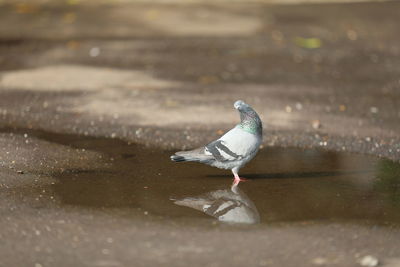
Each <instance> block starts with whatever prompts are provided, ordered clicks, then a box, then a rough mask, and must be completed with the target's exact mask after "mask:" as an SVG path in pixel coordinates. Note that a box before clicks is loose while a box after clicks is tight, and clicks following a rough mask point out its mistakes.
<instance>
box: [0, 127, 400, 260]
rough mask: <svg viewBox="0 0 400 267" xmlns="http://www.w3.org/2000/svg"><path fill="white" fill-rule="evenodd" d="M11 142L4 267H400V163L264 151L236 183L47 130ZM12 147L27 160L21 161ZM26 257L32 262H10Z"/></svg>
mask: <svg viewBox="0 0 400 267" xmlns="http://www.w3.org/2000/svg"><path fill="white" fill-rule="evenodd" d="M1 133H2V134H1V135H2V140H3V141H6V143H7V144H8V147H7V146H5V145H4V146H3V152H2V155H3V156H2V160H3V163H4V164H5V165H6V166H8V167H6V166H4V168H3V170H2V172H1V174H0V175H1V178H2V183H1V187H0V190H1V191H0V192H1V194H0V196H1V201H2V206H1V212H2V214H3V217H2V219H1V220H0V224H1V225H2V227H3V230H2V231H1V238H2V239H3V240H8V241H7V242H6V243H3V246H2V249H1V250H0V254H1V255H2V257H1V259H2V260H1V264H2V265H4V266H10V265H17V266H19V265H32V264H34V263H37V264H41V265H42V266H47V265H50V266H52V265H61V266H69V265H71V264H72V265H76V264H78V265H84V266H125V265H130V264H132V261H135V262H136V261H138V260H140V261H141V263H140V264H138V266H142V265H143V266H146V265H149V264H162V265H170V264H176V265H177V266H186V265H187V264H188V262H189V263H191V264H194V265H198V264H209V265H213V264H217V265H221V266H224V265H228V264H229V265H233V266H240V265H243V264H250V265H261V266H263V265H268V264H270V265H275V264H278V265H279V264H283V265H285V266H286V265H287V266H294V265H293V264H295V263H294V262H293V260H294V259H296V258H297V257H301V258H302V259H303V261H304V265H303V266H309V265H310V264H313V265H315V262H317V263H318V262H320V261H323V262H325V264H326V265H340V266H355V265H357V264H358V263H357V262H358V261H360V260H361V259H362V258H363V257H364V256H365V255H369V254H371V253H372V254H373V255H374V257H379V258H380V260H382V258H383V259H385V262H389V263H390V262H394V263H396V262H398V258H397V256H396V255H398V253H399V251H398V249H399V247H398V246H397V245H396V244H397V243H398V240H399V238H400V236H399V235H400V231H399V226H400V216H399V214H400V202H399V201H400V199H399V188H400V180H399V177H400V176H399V174H400V164H398V163H395V162H393V161H390V160H385V159H377V158H375V157H373V156H365V155H359V154H351V153H347V152H340V153H337V152H327V151H323V150H315V149H313V150H302V149H295V148H271V149H262V150H261V151H260V152H259V154H258V155H257V157H256V158H255V159H254V160H253V162H251V163H249V164H248V166H247V167H245V168H244V169H243V171H242V176H244V177H246V178H247V179H248V180H247V181H245V182H241V183H240V184H239V185H238V186H232V181H233V179H232V177H231V174H230V173H229V172H227V171H223V170H218V169H214V168H210V167H208V166H203V165H200V164H196V163H174V162H171V161H170V159H169V155H170V154H171V153H172V151H165V150H162V149H159V148H158V149H157V148H149V147H145V146H143V145H140V144H134V143H127V142H125V141H121V140H119V139H111V138H100V137H97V138H94V137H85V136H80V135H72V134H58V133H51V132H45V131H42V130H30V129H2V130H1ZM13 148H16V150H17V151H18V152H19V155H18V158H19V159H24V161H25V162H23V161H21V160H18V161H15V160H14V156H15V155H13V153H10V151H12V149H13ZM32 151H34V154H35V155H34V156H33V158H34V159H32V160H29V158H27V157H29V156H32V155H31V153H32ZM49 151H53V152H55V155H52V154H51V152H50V153H48V152H49ZM7 152H8V153H7ZM64 156H67V157H64ZM34 161H36V162H34ZM33 162H34V164H32V163H33ZM299 235H300V236H299ZM304 235H305V236H307V237H306V239H304V238H305V236H304ZM228 240H230V241H229V242H233V241H232V240H237V241H235V242H238V244H240V245H238V246H230V245H227V244H226V242H228ZM371 240H373V242H371ZM286 242H290V243H291V245H290V246H287V245H286ZM349 242H350V243H349ZM376 244H380V247H379V248H377V247H376ZM243 246H246V248H247V249H248V252H246V253H243ZM283 247H285V249H284V250H283V251H285V252H280V253H284V254H280V253H277V250H282V249H283ZM16 249H17V250H16ZM298 250H301V253H300V254H298V253H299V252H298ZM16 251H20V252H18V253H20V254H21V255H25V256H27V257H21V258H19V259H16V258H14V257H12V255H14V254H15V253H16ZM286 253H289V254H290V255H295V256H293V257H292V256H289V257H287V258H286V256H284V255H286ZM205 254H207V255H208V257H210V258H207V260H206V259H200V258H202V256H201V255H205ZM220 254H221V255H225V256H223V260H222V259H220V258H219V257H220V256H219V255H220ZM228 254H235V255H237V256H236V257H233V258H230V259H225V257H226V255H228ZM68 255H71V256H68ZM72 255H73V256H74V257H72ZM28 256H29V257H28ZM65 257H68V259H65ZM199 257H200V258H199ZM179 259H181V260H179ZM135 265H136V264H135ZM316 265H319V264H316ZM300 266H302V265H300ZM387 266H392V265H387ZM394 266H396V265H394Z"/></svg>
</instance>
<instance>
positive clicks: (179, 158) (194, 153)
mask: <svg viewBox="0 0 400 267" xmlns="http://www.w3.org/2000/svg"><path fill="white" fill-rule="evenodd" d="M171 160H172V161H175V162H184V161H194V162H202V163H206V162H207V161H209V160H210V156H209V155H205V154H204V149H195V150H191V151H179V152H176V153H175V154H174V155H172V156H171Z"/></svg>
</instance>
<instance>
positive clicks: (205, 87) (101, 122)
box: [0, 0, 400, 159]
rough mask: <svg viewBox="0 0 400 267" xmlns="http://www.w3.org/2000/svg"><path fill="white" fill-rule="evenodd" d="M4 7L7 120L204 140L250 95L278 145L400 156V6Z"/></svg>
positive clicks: (68, 0) (123, 1)
mask: <svg viewBox="0 0 400 267" xmlns="http://www.w3.org/2000/svg"><path fill="white" fill-rule="evenodd" d="M0 4H1V6H0V7H1V8H0V13H1V14H0V17H1V21H2V23H1V24H0V68H1V73H0V88H1V92H0V94H1V97H0V104H1V109H2V112H1V113H0V114H2V115H3V117H2V121H3V123H4V124H7V125H20V126H24V127H26V126H33V125H35V126H37V127H39V128H44V129H52V130H57V131H61V130H62V131H66V132H79V133H86V134H90V135H106V136H111V135H113V136H115V137H117V136H118V137H121V138H127V139H130V140H135V141H138V142H147V141H148V142H150V143H157V144H161V145H163V146H167V147H182V146H183V145H184V144H185V142H184V143H183V142H180V140H184V141H186V140H187V138H191V142H192V145H193V146H195V145H198V144H201V143H202V142H204V141H205V140H204V138H202V137H204V132H201V131H207V132H208V133H209V134H213V137H214V136H218V134H220V132H221V131H222V130H226V129H229V127H230V126H231V125H232V123H235V122H236V121H237V116H236V114H235V113H234V112H232V104H233V102H234V101H235V100H237V99H243V100H245V101H247V102H249V103H250V104H252V105H253V106H254V108H255V109H256V110H258V111H259V113H260V115H261V117H262V119H263V120H264V124H265V125H266V127H267V128H268V131H267V133H268V134H269V135H268V136H269V138H266V142H267V144H268V145H290V146H301V147H309V146H326V147H329V148H330V149H334V150H350V151H359V152H364V153H373V154H379V155H384V156H386V157H389V158H392V159H395V158H398V157H399V155H400V147H399V138H398V132H399V130H400V129H399V127H400V126H399V125H400V124H399V123H398V121H399V119H400V110H399V108H398V107H399V92H400V90H399V85H400V80H399V77H400V76H399V71H400V68H399V66H400V59H399V53H400V47H399V37H398V23H397V17H398V16H399V12H400V9H399V3H398V2H397V1H385V2H381V1H371V2H358V1H357V3H355V2H353V1H294V0H290V1H267V0H266V1H222V0H221V1H200V0H199V1H178V0H176V1H161V0H160V1H128V0H113V1H111V0H110V1H107V0H104V1H91V0H65V1H64V0H59V1H44V0H41V1H39V0H31V1H4V0H3V1H1V2H0ZM110 122H111V123H110ZM154 127H156V128H157V127H159V128H158V129H155V128H154ZM160 129H162V131H159V130H160ZM193 129H194V130H193ZM176 130H178V131H176ZM216 130H217V131H218V130H220V131H219V133H217V132H216ZM156 131H159V133H157V138H153V136H154V135H155V134H156V133H155V132H156ZM183 131H186V132H185V134H183ZM136 133H137V134H136ZM141 133H146V134H141ZM146 136H152V137H151V138H149V139H148V140H145V139H146ZM173 139H175V140H173Z"/></svg>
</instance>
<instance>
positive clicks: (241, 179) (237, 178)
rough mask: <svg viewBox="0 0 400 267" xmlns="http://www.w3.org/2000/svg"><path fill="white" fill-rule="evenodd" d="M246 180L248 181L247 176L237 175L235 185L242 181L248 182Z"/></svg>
mask: <svg viewBox="0 0 400 267" xmlns="http://www.w3.org/2000/svg"><path fill="white" fill-rule="evenodd" d="M246 181H248V180H247V179H246V178H242V177H235V179H234V180H233V185H238V184H239V183H240V182H246Z"/></svg>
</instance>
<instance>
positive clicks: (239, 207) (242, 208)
mask: <svg viewBox="0 0 400 267" xmlns="http://www.w3.org/2000/svg"><path fill="white" fill-rule="evenodd" d="M171 200H173V201H174V204H176V205H178V206H184V207H189V208H192V209H195V210H199V211H202V212H204V213H205V214H207V215H210V216H213V217H215V218H217V219H218V220H219V221H221V222H230V223H248V224H253V223H259V222H260V214H259V213H258V210H257V207H256V206H255V205H254V203H253V201H251V200H250V198H249V197H248V196H247V195H246V194H245V193H244V192H243V191H242V190H240V189H239V186H238V184H233V185H232V186H231V187H230V188H229V189H222V190H215V191H211V192H208V193H206V194H202V195H199V196H193V197H185V198H181V199H171Z"/></svg>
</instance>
